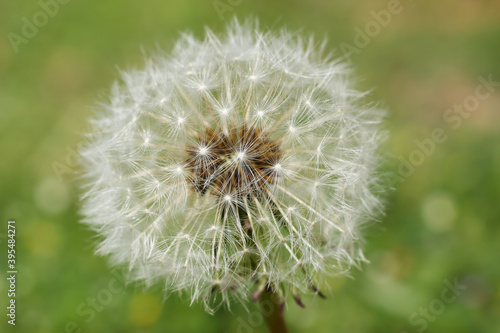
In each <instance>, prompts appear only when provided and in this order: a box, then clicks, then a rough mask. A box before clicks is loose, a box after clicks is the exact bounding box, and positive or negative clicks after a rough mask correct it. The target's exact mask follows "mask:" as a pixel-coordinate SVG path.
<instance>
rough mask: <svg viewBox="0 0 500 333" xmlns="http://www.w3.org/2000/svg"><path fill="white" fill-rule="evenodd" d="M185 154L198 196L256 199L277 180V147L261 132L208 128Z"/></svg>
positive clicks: (278, 158)
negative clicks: (206, 194)
mask: <svg viewBox="0 0 500 333" xmlns="http://www.w3.org/2000/svg"><path fill="white" fill-rule="evenodd" d="M186 152H187V155H188V158H187V160H186V165H187V167H188V170H189V172H190V180H191V185H192V186H193V189H194V190H195V191H196V192H198V193H201V194H205V193H207V192H208V193H211V194H213V195H216V196H218V197H222V196H226V195H230V196H231V197H236V198H241V197H243V196H250V195H255V196H260V195H262V194H264V193H265V191H266V187H267V185H268V184H271V183H273V182H275V181H276V180H277V179H278V177H279V161H280V158H281V150H280V145H279V143H278V142H277V141H276V140H272V139H271V138H270V136H269V134H268V133H266V132H265V131H263V130H262V129H258V128H253V127H246V126H242V127H239V128H235V129H232V130H230V131H229V133H222V131H217V130H214V129H212V128H208V129H207V130H205V131H204V133H203V134H201V135H200V136H199V137H197V138H196V144H194V145H192V146H189V147H188V148H186Z"/></svg>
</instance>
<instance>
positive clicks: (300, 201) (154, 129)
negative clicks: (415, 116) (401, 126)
mask: <svg viewBox="0 0 500 333" xmlns="http://www.w3.org/2000/svg"><path fill="white" fill-rule="evenodd" d="M323 48H324V45H323V46H321V45H320V46H319V47H318V46H317V45H316V44H315V43H314V42H313V41H312V39H303V38H301V37H297V36H295V35H293V34H291V33H289V32H286V31H282V32H281V33H279V34H271V33H262V32H259V30H258V29H257V26H256V25H255V24H251V23H250V24H249V23H247V24H239V23H238V22H234V23H233V24H232V25H231V26H230V27H229V28H228V30H227V32H226V33H225V34H224V35H222V36H220V37H218V36H216V35H215V34H214V33H212V32H211V31H207V36H206V38H205V39H204V40H203V41H199V40H196V39H195V38H193V37H192V36H190V35H183V36H182V37H181V38H180V40H179V41H178V42H177V44H176V45H175V47H174V49H173V51H172V52H171V54H170V55H165V54H160V55H157V56H155V57H153V58H152V59H151V60H149V61H148V62H147V65H146V67H145V69H143V70H136V71H131V72H128V73H124V74H123V83H122V84H120V85H116V86H114V87H113V90H112V92H111V96H110V100H109V102H107V103H104V104H103V105H102V106H101V107H100V108H99V110H98V113H97V116H96V119H94V120H93V121H92V131H91V134H89V140H90V142H91V144H90V145H89V146H88V147H87V148H86V150H85V151H83V152H82V157H83V158H82V164H83V168H84V177H85V183H86V185H85V186H84V191H85V194H84V196H83V199H84V204H83V209H82V212H83V215H84V217H85V218H84V221H85V223H87V224H88V225H90V226H91V227H92V228H93V229H95V230H96V231H97V233H98V235H99V237H100V240H101V241H100V245H99V247H98V250H97V252H98V253H99V254H102V255H109V256H110V257H111V261H112V263H114V264H117V265H123V264H126V265H128V266H129V269H130V279H131V280H140V281H144V282H146V283H147V284H151V283H155V282H156V281H164V282H165V283H166V290H167V291H186V292H187V293H189V294H190V296H191V299H192V301H195V300H200V299H201V300H203V301H204V302H205V304H206V306H207V309H209V310H211V309H214V308H215V307H216V306H217V305H218V304H220V303H221V302H217V303H214V302H213V299H214V297H209V296H210V295H211V294H217V295H222V297H221V298H219V299H222V300H223V301H224V302H226V303H228V304H229V299H230V298H232V297H236V298H239V299H245V298H247V297H248V295H249V294H250V293H251V292H252V291H254V294H255V292H256V293H257V294H258V293H259V291H262V289H263V288H264V287H263V286H266V287H267V288H270V289H272V290H274V291H275V292H276V293H278V294H279V295H282V296H283V295H285V294H286V293H292V294H293V295H294V296H296V295H297V293H298V292H299V291H300V292H306V291H307V290H312V291H315V292H318V287H319V286H321V285H323V284H324V277H325V276H327V275H343V274H347V273H348V271H349V268H350V267H351V266H352V265H356V264H358V263H359V261H361V260H364V257H363V254H362V252H361V249H360V245H361V243H362V233H361V231H362V228H363V226H364V225H365V224H366V222H368V221H370V220H372V219H373V217H374V214H375V213H376V212H377V211H378V208H379V207H380V202H379V200H378V198H377V197H376V195H375V194H376V189H377V183H378V181H379V179H378V178H377V175H376V174H375V173H376V167H377V164H378V157H377V149H378V146H379V143H380V141H381V140H380V139H381V133H380V132H379V129H378V127H379V122H380V120H381V118H382V115H383V112H381V111H380V110H379V109H377V108H376V107H374V106H371V105H368V104H366V103H364V102H363V99H364V96H365V94H364V93H361V92H358V91H356V90H354V89H353V87H352V82H351V77H350V72H349V69H348V68H347V66H346V65H345V64H342V63H341V62H338V61H332V60H330V59H328V57H323V56H322V53H323ZM317 49H319V50H317ZM254 296H255V295H254ZM224 302H222V303H224Z"/></svg>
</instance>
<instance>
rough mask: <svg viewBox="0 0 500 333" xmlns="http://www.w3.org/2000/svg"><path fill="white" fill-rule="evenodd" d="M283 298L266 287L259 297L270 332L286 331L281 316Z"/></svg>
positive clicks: (279, 332)
mask: <svg viewBox="0 0 500 333" xmlns="http://www.w3.org/2000/svg"><path fill="white" fill-rule="evenodd" d="M283 302H284V300H283V298H282V297H281V296H280V295H278V294H277V293H276V292H274V291H272V290H269V289H267V290H266V292H264V293H262V296H261V297H260V298H259V303H260V306H261V307H262V314H263V316H264V318H265V319H266V323H267V327H269V331H270V332H271V333H288V329H287V327H286V323H285V317H284V316H283V305H284V303H283Z"/></svg>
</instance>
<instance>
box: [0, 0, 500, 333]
mask: <svg viewBox="0 0 500 333" xmlns="http://www.w3.org/2000/svg"><path fill="white" fill-rule="evenodd" d="M61 1H62V0H61ZM221 3H222V4H226V7H224V9H225V10H227V11H225V12H223V13H219V12H218V11H217V5H218V4H221ZM238 3H239V4H238ZM388 3H389V1H388V0H375V1H374V0H371V1H369V0H357V1H349V2H348V1H340V0H337V1H332V0H330V1H328V0H312V1H305V0H303V1H300V0H273V1H263V0H252V1H251V0H241V1H237V0H231V1H230V0H220V1H213V0H182V1H181V0H179V1H159V0H158V1H154V0H144V1H131V0H123V1H118V0H114V1H97V0H87V1H69V2H68V3H67V4H64V5H60V8H59V10H58V13H57V14H55V15H54V17H51V18H49V20H48V22H47V23H46V24H45V25H43V26H42V27H40V28H39V29H38V32H37V33H36V35H35V36H34V37H32V38H29V39H28V40H27V43H21V44H19V45H18V46H17V47H18V52H17V53H16V52H14V48H13V47H12V45H11V43H10V41H9V38H8V36H9V33H11V32H13V33H15V34H17V35H21V34H22V31H21V30H22V28H23V25H24V23H23V17H26V18H28V19H29V20H30V21H32V18H33V15H36V13H38V12H40V10H41V7H40V4H39V2H38V0H24V1H2V2H1V3H0V151H1V154H0V219H1V221H2V224H1V225H2V230H0V241H1V246H0V247H1V249H2V250H1V251H2V252H1V253H0V257H1V259H0V260H1V263H2V266H1V271H0V277H1V279H0V303H1V304H0V305H1V306H0V309H2V310H1V311H0V312H1V315H0V331H1V332H5V331H10V330H12V327H10V325H7V323H6V322H7V318H6V316H5V313H6V310H5V307H6V306H7V301H6V300H7V297H6V293H7V289H8V288H7V287H8V285H7V281H6V279H5V271H6V269H5V265H4V263H5V261H6V246H5V244H6V240H7V237H6V226H5V225H6V221H7V220H8V219H15V220H16V221H17V231H18V234H17V249H18V253H17V261H18V281H17V325H16V327H15V329H14V330H12V331H16V332H29V333H48V332H51V333H61V332H206V333H209V332H265V331H266V330H265V328H264V327H262V326H257V327H256V328H251V329H250V327H251V326H252V324H258V323H259V320H260V319H259V317H258V315H256V313H258V308H257V307H256V306H255V305H254V304H250V310H251V312H250V314H248V313H247V312H246V311H244V310H243V309H242V307H241V306H236V307H234V308H233V309H232V313H230V312H228V311H226V310H221V311H219V312H217V313H216V315H215V316H210V315H208V314H206V313H205V312H204V310H203V309H202V307H201V306H200V305H194V306H191V307H190V306H189V303H188V302H187V300H186V299H179V298H178V297H176V296H175V295H174V296H172V297H170V298H168V299H167V300H165V301H164V300H163V296H162V294H161V292H160V291H159V289H160V288H156V289H150V290H143V289H142V288H140V287H138V286H127V287H124V286H123V285H122V284H121V283H120V282H119V280H117V278H116V277H115V275H114V274H113V272H112V270H111V269H110V268H109V267H108V266H107V263H106V259H105V258H101V257H96V256H94V255H93V249H94V247H93V245H94V240H95V239H94V237H95V235H94V233H92V232H90V231H88V230H87V229H86V228H85V227H84V226H83V225H81V224H79V223H78V220H79V218H80V217H79V216H78V213H77V211H78V200H77V197H78V191H77V188H76V186H75V182H74V180H73V179H74V177H75V176H74V174H73V173H74V172H76V171H77V168H76V167H75V166H74V165H73V159H72V151H73V150H76V149H77V146H78V144H79V142H80V136H79V132H84V131H86V129H87V125H86V119H87V118H88V117H89V116H90V115H91V107H92V106H93V105H94V101H95V100H96V99H97V98H99V97H100V96H101V95H102V94H105V93H106V91H107V89H108V88H109V87H110V85H111V84H112V82H113V81H114V80H115V79H116V78H117V77H118V69H117V68H120V69H127V68H131V67H140V66H141V65H142V63H143V60H142V59H143V49H144V50H147V51H148V50H154V49H155V48H156V46H157V45H161V46H163V47H164V48H168V47H169V46H171V45H172V42H173V41H174V40H175V38H176V37H177V36H178V34H179V32H181V31H193V32H194V33H195V34H196V35H197V36H199V37H201V36H202V35H203V28H204V26H209V27H212V28H213V29H215V30H216V31H221V30H222V29H223V27H224V25H225V24H226V23H227V22H228V21H229V20H230V19H231V18H232V16H233V15H236V16H237V17H239V18H242V19H244V18H246V17H248V16H251V17H257V18H259V20H260V22H261V26H263V27H269V28H271V29H275V28H279V27H281V26H284V25H286V26H287V27H289V28H290V29H292V30H301V31H303V32H304V33H306V34H309V33H311V34H314V35H315V36H317V37H319V38H323V37H326V38H327V39H328V40H329V48H330V49H331V50H337V54H338V55H342V52H341V51H340V49H339V48H338V46H339V45H341V43H348V44H350V45H353V46H355V44H354V38H355V35H356V30H355V27H359V28H360V29H362V30H364V29H365V25H366V24H367V23H369V22H373V20H374V18H373V16H372V14H371V11H376V12H378V11H380V10H383V9H386V8H387V6H388ZM401 6H402V11H401V13H399V14H397V15H393V16H392V17H391V20H390V22H389V23H388V24H387V26H385V27H384V26H382V27H381V28H380V32H378V33H377V34H376V36H374V37H373V38H370V41H369V43H368V45H367V46H366V47H363V48H360V50H359V52H358V53H354V54H353V55H352V56H351V58H350V60H351V62H352V64H353V66H354V67H355V68H356V75H357V77H358V78H359V81H360V82H359V85H358V86H359V88H360V89H372V88H373V93H372V99H373V100H378V101H382V103H383V104H382V105H384V106H385V107H387V108H388V109H389V111H390V112H389V115H388V118H387V128H388V130H389V131H390V138H389V140H388V145H387V146H388V147H387V150H388V151H389V152H390V154H391V155H393V156H394V158H393V159H392V160H390V161H389V163H388V165H387V167H386V169H387V171H389V172H392V173H393V178H397V177H398V174H399V171H398V169H399V168H400V167H401V162H400V159H401V158H403V159H405V160H408V159H413V160H418V156H420V155H418V154H419V153H418V152H417V151H418V150H419V149H420V148H419V146H418V145H417V143H416V142H415V140H419V141H425V140H426V139H428V138H431V136H432V132H433V130H434V129H436V128H441V129H443V131H444V132H445V134H446V140H444V142H441V143H438V144H436V146H435V149H434V151H433V152H432V153H431V154H428V155H425V158H424V159H423V161H422V163H421V165H418V166H416V167H415V168H414V170H413V171H412V172H411V174H409V175H408V176H407V177H404V178H403V179H399V180H398V179H396V181H394V182H393V183H394V185H393V186H394V191H393V192H391V193H390V194H389V196H388V200H387V202H388V207H387V214H386V216H384V217H382V218H381V221H380V223H376V224H374V225H373V226H372V227H371V228H369V229H367V231H366V232H367V241H368V242H367V251H366V253H367V258H368V259H369V260H370V261H371V264H367V265H364V266H363V269H362V270H361V271H358V270H354V271H353V279H348V278H344V279H332V280H331V282H330V285H331V290H329V291H328V292H327V293H328V296H329V297H328V298H327V299H326V300H321V299H318V298H314V297H305V298H304V299H303V301H304V303H305V304H306V306H307V308H306V309H305V310H303V309H300V308H299V307H298V306H296V305H295V304H294V303H293V301H292V302H290V303H289V308H288V309H287V311H286V317H287V321H288V322H289V325H290V327H291V332H318V333H323V332H324V333H330V332H339V333H340V332H349V333H357V332H384V333H388V332H394V333H402V332H407V333H410V332H429V333H431V332H457V333H460V332H464V333H465V332H492V333H493V332H497V333H498V332H500V226H499V222H500V200H499V199H500V86H497V87H496V90H495V91H493V92H492V93H491V95H490V96H489V97H488V98H485V99H484V100H481V101H480V103H479V106H477V108H475V109H474V110H473V111H471V112H470V113H467V116H466V117H461V118H460V123H458V120H456V121H457V122H449V121H448V122H447V121H445V119H444V118H443V116H444V114H445V112H446V111H447V110H448V109H449V108H451V107H453V105H454V104H461V103H463V102H464V101H466V100H470V98H469V99H467V98H468V96H473V95H474V93H475V90H476V87H477V86H478V85H479V84H480V81H479V79H478V77H479V76H482V77H484V78H488V76H490V75H491V76H492V78H493V81H496V82H500V2H499V1H494V0H463V1H454V0H442V1H436V0H414V1H410V0H402V2H401ZM219 14H222V17H221V16H220V15H219ZM10 36H12V35H10ZM344 45H345V44H344ZM54 162H56V164H57V166H65V167H66V168H67V169H63V171H68V172H66V173H65V174H64V175H63V178H62V181H59V179H58V177H57V173H56V172H55V171H54ZM418 164H420V163H418ZM60 171H61V170H60ZM69 171H71V172H69ZM403 171H407V170H403ZM455 280H456V281H457V282H458V283H459V284H462V285H465V286H467V289H466V290H464V291H463V292H461V294H460V295H459V296H458V297H457V298H456V299H454V300H452V301H450V302H442V301H440V300H441V299H442V297H443V295H442V294H443V291H445V296H450V295H448V294H447V293H446V288H447V284H446V282H444V281H449V282H450V283H452V284H453V283H454V281H455ZM103 290H104V291H103ZM110 295H111V297H109V296H110ZM96 297H97V298H98V299H100V301H98V302H97V304H94V305H92V302H93V301H92V299H93V298H96ZM443 304H444V306H441V305H443ZM426 308H427V309H428V308H430V310H429V316H428V317H427V319H425V318H426V317H425V315H424V314H422V313H421V312H420V311H422V310H424V309H426Z"/></svg>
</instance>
